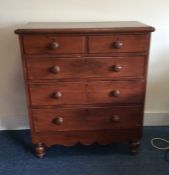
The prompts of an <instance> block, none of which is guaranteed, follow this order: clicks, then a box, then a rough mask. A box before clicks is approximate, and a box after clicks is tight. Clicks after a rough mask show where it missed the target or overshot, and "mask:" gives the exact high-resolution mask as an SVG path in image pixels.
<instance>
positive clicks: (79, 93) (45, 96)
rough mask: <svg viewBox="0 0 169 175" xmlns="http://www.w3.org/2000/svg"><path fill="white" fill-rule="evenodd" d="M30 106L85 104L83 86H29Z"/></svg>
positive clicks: (74, 83) (78, 83)
mask: <svg viewBox="0 0 169 175" xmlns="http://www.w3.org/2000/svg"><path fill="white" fill-rule="evenodd" d="M29 88H30V98H31V104H32V105H61V104H86V103H87V102H86V101H87V99H86V92H85V90H86V89H85V84H84V83H82V82H57V83H51V84H50V83H49V84H39V85H38V84H32V85H30V87H29Z"/></svg>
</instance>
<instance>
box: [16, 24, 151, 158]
mask: <svg viewBox="0 0 169 175" xmlns="http://www.w3.org/2000/svg"><path fill="white" fill-rule="evenodd" d="M152 31H154V28H153V27H151V26H147V25H144V24H142V23H139V22H89V23H29V24H27V25H25V26H23V27H21V28H20V29H17V30H16V31H15V33H17V34H18V35H19V41H20V48H21V54H22V63H23V70H24V77H25V87H26V93H27V104H28V109H29V119H30V127H31V136H32V143H33V144H35V152H36V155H37V156H38V157H40V158H41V157H43V155H44V153H45V148H46V147H50V146H52V145H55V144H61V145H65V146H72V145H75V144H77V143H81V144H84V145H90V144H93V143H99V144H110V143H113V142H127V143H129V148H130V151H131V153H136V152H137V151H138V147H139V140H140V139H141V137H142V128H143V111H144V99H145V89H146V76H147V65H148V53H149V45H150V35H151V32H152Z"/></svg>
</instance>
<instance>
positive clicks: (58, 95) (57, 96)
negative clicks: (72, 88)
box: [52, 91, 62, 99]
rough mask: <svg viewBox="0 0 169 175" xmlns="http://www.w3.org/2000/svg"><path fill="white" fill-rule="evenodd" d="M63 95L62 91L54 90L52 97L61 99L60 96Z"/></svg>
mask: <svg viewBox="0 0 169 175" xmlns="http://www.w3.org/2000/svg"><path fill="white" fill-rule="evenodd" d="M61 97H62V93H61V92H59V91H58V92H54V93H53V94H52V98H55V99H59V98H61Z"/></svg>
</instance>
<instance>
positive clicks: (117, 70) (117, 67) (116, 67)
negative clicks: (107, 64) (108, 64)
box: [113, 65, 122, 72]
mask: <svg viewBox="0 0 169 175" xmlns="http://www.w3.org/2000/svg"><path fill="white" fill-rule="evenodd" d="M121 69H122V66H120V65H114V66H113V71H114V72H120V71H121Z"/></svg>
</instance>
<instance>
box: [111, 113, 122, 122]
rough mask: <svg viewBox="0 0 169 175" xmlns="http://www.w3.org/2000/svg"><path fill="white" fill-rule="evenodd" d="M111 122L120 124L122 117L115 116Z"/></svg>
mask: <svg viewBox="0 0 169 175" xmlns="http://www.w3.org/2000/svg"><path fill="white" fill-rule="evenodd" d="M111 121H112V122H114V123H118V122H119V121H120V117H119V116H118V115H113V117H112V118H111Z"/></svg>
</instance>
